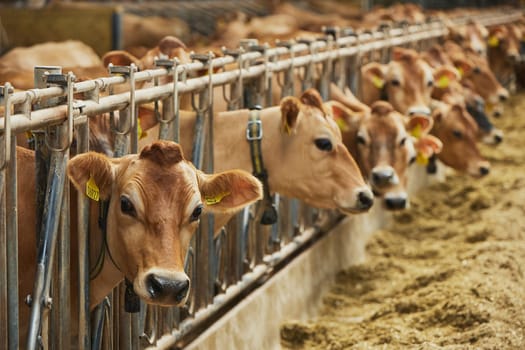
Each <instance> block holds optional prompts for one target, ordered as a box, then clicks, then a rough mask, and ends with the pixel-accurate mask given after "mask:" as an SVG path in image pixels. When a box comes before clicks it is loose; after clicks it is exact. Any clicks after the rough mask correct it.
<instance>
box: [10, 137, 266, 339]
mask: <svg viewBox="0 0 525 350" xmlns="http://www.w3.org/2000/svg"><path fill="white" fill-rule="evenodd" d="M34 162H35V159H34V152H33V151H31V150H28V149H25V148H21V147H17V167H18V169H17V176H18V184H19V186H18V188H19V190H18V203H19V210H18V223H19V225H18V227H19V246H18V249H19V253H20V254H19V257H20V258H19V260H20V261H19V270H20V271H23V273H21V274H20V283H19V303H20V305H22V304H23V300H24V299H25V296H26V295H28V294H30V293H31V292H32V288H33V283H34V277H35V267H36V258H37V257H36V249H35V247H36V246H37V243H36V237H37V235H36V234H35V226H36V224H35V213H36V208H35V205H36V203H35V200H34V188H35V176H34ZM67 175H68V177H69V179H70V180H71V183H72V184H73V186H74V187H75V188H76V189H77V190H78V192H79V193H80V195H84V194H85V195H86V196H89V197H90V198H92V199H93V200H94V201H93V202H92V205H91V209H92V210H91V213H90V225H89V230H90V234H89V237H90V242H89V247H90V261H91V262H97V261H98V260H99V259H98V258H100V256H102V261H101V263H100V265H98V264H97V265H98V266H95V264H94V263H93V264H92V266H91V269H93V268H95V267H97V271H96V273H95V275H94V276H92V279H91V281H90V295H89V302H90V309H91V310H92V309H93V308H94V307H95V306H96V305H97V304H99V303H100V302H101V301H102V300H103V298H104V297H105V296H106V295H107V294H108V293H109V292H110V291H111V290H112V289H113V288H114V287H115V286H116V285H117V284H118V283H119V282H120V281H122V280H123V279H124V278H126V279H127V280H129V281H130V282H131V284H132V286H133V291H134V292H135V293H136V294H137V295H138V296H139V297H140V298H141V299H142V300H144V301H145V302H147V303H150V304H156V305H182V304H184V303H185V301H186V299H187V297H188V293H189V288H190V279H189V278H188V276H187V275H186V274H185V273H184V257H185V255H186V251H187V248H188V244H189V242H190V239H191V236H192V235H193V233H194V231H195V229H196V227H197V224H198V221H199V217H200V215H201V213H202V212H204V211H211V212H218V213H231V212H234V211H236V210H239V209H240V208H242V207H243V206H245V205H248V204H250V203H253V202H254V201H256V200H259V199H260V198H261V194H262V188H261V184H260V182H259V180H257V179H256V178H255V177H253V176H252V175H250V174H249V173H247V172H244V171H242V170H231V171H226V172H220V173H217V174H214V175H207V174H204V173H203V172H201V171H199V170H197V169H195V167H194V166H193V165H192V164H191V163H190V162H189V161H187V160H186V159H185V158H184V154H183V152H182V149H181V147H180V146H179V145H178V144H176V143H174V142H170V141H157V142H155V143H152V144H151V145H149V146H147V147H145V148H144V149H143V150H142V151H141V152H140V154H133V155H128V156H124V157H122V158H116V159H112V158H108V157H106V156H105V155H102V154H99V153H94V152H89V153H83V154H79V155H77V156H75V157H73V158H72V159H71V160H69V162H68V164H67ZM72 194H73V195H72V206H71V212H72V215H71V220H72V224H71V259H72V261H75V260H76V259H78V258H77V254H78V249H77V248H78V246H77V234H76V227H77V225H76V222H77V220H76V215H75V213H76V207H77V206H76V191H73V193H72ZM210 198H211V199H213V201H210ZM99 200H100V201H99ZM101 201H108V202H109V204H108V211H107V218H106V222H107V224H106V228H105V230H102V229H98V227H99V225H98V224H97V222H98V213H99V206H100V205H101V204H100V203H101ZM104 256H105V257H106V259H104ZM92 271H93V270H92ZM71 273H72V275H71V279H70V286H71V293H72V303H73V304H74V305H72V306H71V310H72V314H73V316H72V319H76V318H75V316H74V315H75V314H76V310H78V308H77V306H76V302H77V299H78V298H77V297H76V295H77V293H78V286H77V281H78V277H77V276H78V275H77V274H78V271H77V269H75V268H72V271H71ZM20 315H21V326H22V329H23V330H22V332H21V333H22V334H23V333H24V332H25V331H26V330H27V329H26V328H27V326H28V317H29V309H28V308H27V307H21V308H20Z"/></svg>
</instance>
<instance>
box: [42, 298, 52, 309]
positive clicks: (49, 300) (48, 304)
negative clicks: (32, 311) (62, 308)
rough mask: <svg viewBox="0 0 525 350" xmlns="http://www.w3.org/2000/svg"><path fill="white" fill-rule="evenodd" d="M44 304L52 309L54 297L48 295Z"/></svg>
mask: <svg viewBox="0 0 525 350" xmlns="http://www.w3.org/2000/svg"><path fill="white" fill-rule="evenodd" d="M44 306H45V307H47V308H48V309H50V310H51V307H52V306H53V298H51V297H47V298H45V299H44Z"/></svg>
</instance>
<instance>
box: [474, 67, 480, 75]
mask: <svg viewBox="0 0 525 350" xmlns="http://www.w3.org/2000/svg"><path fill="white" fill-rule="evenodd" d="M472 71H473V72H474V73H476V74H479V73H481V69H480V68H479V67H474V69H472Z"/></svg>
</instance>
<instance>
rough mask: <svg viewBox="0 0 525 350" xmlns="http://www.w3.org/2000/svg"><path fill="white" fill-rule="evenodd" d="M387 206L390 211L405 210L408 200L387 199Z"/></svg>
mask: <svg viewBox="0 0 525 350" xmlns="http://www.w3.org/2000/svg"><path fill="white" fill-rule="evenodd" d="M385 205H386V208H387V209H388V210H400V209H405V208H406V205H407V199H406V198H405V197H387V198H385Z"/></svg>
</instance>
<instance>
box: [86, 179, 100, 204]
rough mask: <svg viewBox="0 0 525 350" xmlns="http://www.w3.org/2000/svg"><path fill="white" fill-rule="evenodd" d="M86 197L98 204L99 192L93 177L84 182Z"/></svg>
mask: <svg viewBox="0 0 525 350" xmlns="http://www.w3.org/2000/svg"><path fill="white" fill-rule="evenodd" d="M86 196H88V198H91V199H92V200H94V201H96V202H98V200H99V198H100V191H99V189H98V186H97V184H96V183H95V179H94V178H93V175H91V176H90V177H89V180H88V182H86Z"/></svg>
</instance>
